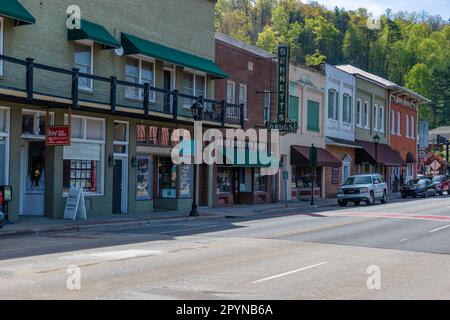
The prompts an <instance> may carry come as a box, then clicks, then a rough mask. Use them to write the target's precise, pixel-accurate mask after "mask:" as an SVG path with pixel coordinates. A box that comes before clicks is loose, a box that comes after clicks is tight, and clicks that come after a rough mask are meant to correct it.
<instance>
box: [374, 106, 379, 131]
mask: <svg viewBox="0 0 450 320" xmlns="http://www.w3.org/2000/svg"><path fill="white" fill-rule="evenodd" d="M373 130H375V131H378V106H377V105H374V106H373Z"/></svg>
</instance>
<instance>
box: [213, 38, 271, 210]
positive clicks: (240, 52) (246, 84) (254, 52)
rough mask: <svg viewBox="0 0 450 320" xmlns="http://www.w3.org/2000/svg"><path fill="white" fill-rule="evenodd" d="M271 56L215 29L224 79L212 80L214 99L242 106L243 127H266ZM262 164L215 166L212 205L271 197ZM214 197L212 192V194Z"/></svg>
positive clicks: (269, 114)
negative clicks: (213, 200)
mask: <svg viewBox="0 0 450 320" xmlns="http://www.w3.org/2000/svg"><path fill="white" fill-rule="evenodd" d="M275 58H276V57H275V56H274V55H272V54H270V53H268V52H266V51H264V50H262V49H260V48H257V47H254V46H250V45H248V44H246V43H244V42H241V41H238V40H236V39H233V38H231V37H229V36H227V35H225V34H222V33H216V63H217V64H218V65H219V67H220V68H222V69H223V70H224V71H225V72H226V73H227V74H228V78H227V79H221V80H217V81H216V82H215V92H216V100H225V101H226V102H227V103H229V104H242V105H243V106H244V111H243V116H244V119H245V120H244V121H243V123H244V129H245V130H247V129H256V130H258V129H266V128H267V125H268V123H269V122H270V119H272V118H273V116H274V113H275V112H276V110H275V107H274V106H275V97H276V95H275V94H273V91H274V90H275V88H276V77H277V70H276V60H275ZM261 169H262V167H261V166H258V165H256V166H255V165H253V166H242V165H240V166H226V165H223V166H217V168H216V169H215V175H216V179H213V183H214V186H213V193H214V195H215V205H217V206H223V205H231V204H254V203H265V202H270V201H272V200H274V199H275V189H274V188H275V183H274V179H275V177H274V176H264V175H263V174H262V170H261ZM213 198H214V196H213Z"/></svg>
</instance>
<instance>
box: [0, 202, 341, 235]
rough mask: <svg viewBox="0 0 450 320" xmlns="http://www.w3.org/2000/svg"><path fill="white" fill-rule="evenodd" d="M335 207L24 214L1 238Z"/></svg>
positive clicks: (303, 204)
mask: <svg viewBox="0 0 450 320" xmlns="http://www.w3.org/2000/svg"><path fill="white" fill-rule="evenodd" d="M335 206H336V200H335V199H318V200H316V205H315V206H313V207H311V206H310V203H309V201H293V202H289V203H288V208H286V205H285V203H272V204H261V205H240V206H232V207H223V208H199V213H200V216H199V217H189V211H186V210H182V211H164V212H152V213H148V214H128V215H108V216H95V217H89V216H88V220H87V221H81V220H77V221H68V220H56V219H49V218H44V217H27V216H23V217H21V218H20V222H18V223H15V224H10V225H5V226H4V227H3V229H0V238H2V237H11V236H21V235H29V234H45V233H51V232H67V231H78V230H86V229H92V228H98V227H104V226H106V227H109V226H111V227H117V226H139V225H146V224H149V223H157V222H171V221H173V222H181V221H195V220H198V219H211V218H245V217H251V216H257V215H264V214H271V213H275V212H280V211H285V210H293V209H298V208H312V209H314V208H323V207H335Z"/></svg>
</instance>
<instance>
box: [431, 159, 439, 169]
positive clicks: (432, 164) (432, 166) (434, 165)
mask: <svg viewBox="0 0 450 320" xmlns="http://www.w3.org/2000/svg"><path fill="white" fill-rule="evenodd" d="M430 168H431V169H432V170H433V171H438V170H439V169H440V168H441V165H440V164H439V162H437V161H436V160H434V161H433V162H432V163H431V165H430Z"/></svg>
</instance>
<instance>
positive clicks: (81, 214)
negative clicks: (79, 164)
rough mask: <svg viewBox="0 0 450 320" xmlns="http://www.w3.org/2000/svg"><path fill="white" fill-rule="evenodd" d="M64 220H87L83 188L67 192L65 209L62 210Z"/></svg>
mask: <svg viewBox="0 0 450 320" xmlns="http://www.w3.org/2000/svg"><path fill="white" fill-rule="evenodd" d="M64 219H65V220H74V221H75V220H76V219H83V220H87V216H86V205H85V203H84V193H83V188H79V187H77V188H71V189H70V190H69V196H68V197H67V202H66V209H65V210H64Z"/></svg>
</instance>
